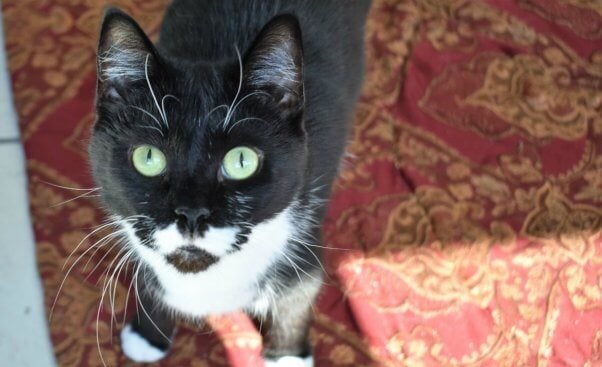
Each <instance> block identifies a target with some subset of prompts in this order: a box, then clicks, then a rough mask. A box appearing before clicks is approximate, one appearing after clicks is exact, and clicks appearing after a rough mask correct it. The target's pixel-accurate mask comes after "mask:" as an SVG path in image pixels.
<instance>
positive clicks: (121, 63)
mask: <svg viewBox="0 0 602 367" xmlns="http://www.w3.org/2000/svg"><path fill="white" fill-rule="evenodd" d="M156 63H157V53H156V51H155V48H154V46H153V44H152V42H151V41H150V40H149V39H148V37H147V36H146V34H145V33H144V31H143V30H142V29H141V28H140V26H139V25H138V23H136V21H135V20H134V19H132V18H131V17H130V16H129V15H127V14H125V13H124V12H122V11H121V10H119V9H116V8H109V9H108V10H107V11H106V12H105V15H104V19H103V22H102V27H101V30H100V39H99V43H98V52H97V56H96V66H97V76H98V95H99V96H102V97H105V98H109V99H121V98H122V97H123V95H124V93H126V92H127V90H128V88H129V87H131V86H132V85H133V84H134V83H139V82H140V81H143V80H145V79H148V78H149V75H150V74H152V73H153V72H154V71H155V69H156Z"/></svg>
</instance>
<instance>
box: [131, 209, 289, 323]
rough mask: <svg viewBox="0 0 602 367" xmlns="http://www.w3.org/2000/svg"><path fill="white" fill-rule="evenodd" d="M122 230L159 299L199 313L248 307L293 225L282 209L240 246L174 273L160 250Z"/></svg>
mask: <svg viewBox="0 0 602 367" xmlns="http://www.w3.org/2000/svg"><path fill="white" fill-rule="evenodd" d="M128 232H129V233H128V234H129V237H130V239H131V240H132V242H133V243H134V246H135V248H136V249H137V251H138V254H139V255H140V258H141V259H142V261H145V262H146V263H147V264H148V265H150V267H151V269H152V270H153V272H154V273H155V275H156V276H157V279H158V281H159V282H160V283H161V286H162V287H163V289H164V291H165V293H164V297H163V301H164V303H165V304H166V305H167V306H169V307H170V308H173V309H174V310H175V311H178V312H181V313H184V314H187V315H189V316H193V317H203V316H206V315H208V314H220V313H224V312H230V311H235V310H240V309H243V308H247V307H249V306H250V305H251V303H252V302H253V301H254V299H255V298H256V297H257V282H258V280H259V279H260V277H261V276H262V275H263V274H264V273H265V271H266V270H267V269H268V268H269V267H270V265H272V264H273V263H274V262H275V261H276V259H277V258H279V257H280V256H282V254H283V253H284V251H285V247H286V244H287V240H288V239H289V238H290V237H291V236H293V234H294V226H293V224H292V215H291V210H290V208H287V209H286V210H284V211H282V212H281V213H280V214H278V215H276V216H275V217H274V218H272V219H270V220H267V221H265V222H263V223H260V224H258V225H257V226H255V227H254V228H253V230H252V232H251V233H250V234H249V239H248V241H247V243H245V244H244V245H243V246H242V248H241V250H239V251H237V252H234V253H232V254H229V255H224V256H222V257H221V258H220V260H219V261H218V262H217V263H216V264H214V265H212V266H210V267H209V268H208V269H207V270H205V271H202V272H200V273H197V274H183V273H181V272H179V271H178V270H177V269H176V268H175V267H173V266H172V265H170V264H168V263H167V261H166V260H165V256H163V255H162V254H161V253H160V252H157V251H154V250H151V249H149V248H148V247H145V246H142V245H141V244H140V242H139V240H137V238H135V237H136V236H135V234H134V233H133V231H132V230H129V231H128ZM132 236H134V238H132Z"/></svg>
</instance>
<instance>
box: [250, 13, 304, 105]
mask: <svg viewBox="0 0 602 367" xmlns="http://www.w3.org/2000/svg"><path fill="white" fill-rule="evenodd" d="M244 73H245V81H246V84H247V86H249V87H250V88H251V89H253V90H260V91H264V92H267V93H269V94H270V95H271V96H272V98H273V99H274V100H275V101H276V103H277V104H278V107H279V108H280V109H281V110H282V112H283V113H284V115H288V116H291V115H294V114H297V113H299V112H301V111H302V109H303V105H304V102H305V101H304V92H303V44H302V39H301V30H300V28H299V22H298V21H297V19H296V18H295V17H294V16H292V15H281V16H278V17H276V18H274V19H272V20H271V21H270V22H269V23H268V24H267V25H266V26H265V27H264V28H263V30H262V31H261V32H260V34H259V36H257V39H256V40H255V43H254V44H253V46H252V47H251V48H250V49H249V51H248V53H247V55H246V56H245V64H244Z"/></svg>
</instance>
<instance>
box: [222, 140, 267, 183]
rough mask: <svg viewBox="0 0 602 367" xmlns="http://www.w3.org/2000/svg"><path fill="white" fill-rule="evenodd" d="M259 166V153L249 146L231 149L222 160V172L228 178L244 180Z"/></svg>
mask: <svg viewBox="0 0 602 367" xmlns="http://www.w3.org/2000/svg"><path fill="white" fill-rule="evenodd" d="M258 168H259V155H257V152H255V151H254V150H253V149H251V148H247V147H236V148H233V149H231V150H230V151H229V152H228V153H226V156H225V157H224V161H223V162H222V174H223V175H224V177H225V178H227V179H229V180H244V179H246V178H249V177H251V176H252V175H253V174H254V173H255V172H257V169H258Z"/></svg>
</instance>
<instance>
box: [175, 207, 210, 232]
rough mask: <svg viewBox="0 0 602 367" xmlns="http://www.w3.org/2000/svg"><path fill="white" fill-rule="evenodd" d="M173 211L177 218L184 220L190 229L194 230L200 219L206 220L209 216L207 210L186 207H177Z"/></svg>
mask: <svg viewBox="0 0 602 367" xmlns="http://www.w3.org/2000/svg"><path fill="white" fill-rule="evenodd" d="M174 211H175V213H176V214H177V215H178V216H179V217H181V218H185V219H186V221H187V222H188V225H189V227H190V228H194V227H195V226H196V225H197V224H198V222H199V220H200V219H206V218H208V217H209V214H211V212H210V211H209V209H207V208H189V207H187V206H180V207H177V208H176V209H175V210H174Z"/></svg>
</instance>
